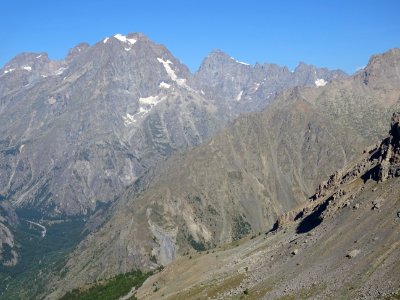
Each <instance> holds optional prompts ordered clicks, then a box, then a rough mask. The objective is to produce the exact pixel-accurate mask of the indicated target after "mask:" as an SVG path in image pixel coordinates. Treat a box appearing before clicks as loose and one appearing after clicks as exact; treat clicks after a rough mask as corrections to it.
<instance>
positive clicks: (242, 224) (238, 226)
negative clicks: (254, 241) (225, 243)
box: [232, 215, 251, 241]
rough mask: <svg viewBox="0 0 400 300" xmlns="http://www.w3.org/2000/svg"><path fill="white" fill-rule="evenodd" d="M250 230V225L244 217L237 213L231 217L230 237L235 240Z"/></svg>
mask: <svg viewBox="0 0 400 300" xmlns="http://www.w3.org/2000/svg"><path fill="white" fill-rule="evenodd" d="M250 232H251V225H250V223H249V222H247V221H246V219H245V218H244V217H243V216H241V215H239V216H237V217H236V218H234V219H233V228H232V238H233V240H234V241H237V240H239V239H241V238H242V237H244V236H245V235H248V234H249V233H250Z"/></svg>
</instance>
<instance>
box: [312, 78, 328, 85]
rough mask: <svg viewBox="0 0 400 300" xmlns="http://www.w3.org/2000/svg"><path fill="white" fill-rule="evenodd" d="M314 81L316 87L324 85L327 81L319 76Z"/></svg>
mask: <svg viewBox="0 0 400 300" xmlns="http://www.w3.org/2000/svg"><path fill="white" fill-rule="evenodd" d="M314 83H315V85H316V86H317V87H320V86H325V85H326V84H327V83H328V82H326V81H325V80H324V79H323V78H319V79H317V80H315V82H314Z"/></svg>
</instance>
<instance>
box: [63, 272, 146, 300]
mask: <svg viewBox="0 0 400 300" xmlns="http://www.w3.org/2000/svg"><path fill="white" fill-rule="evenodd" d="M152 274H153V273H152V272H149V273H143V272H142V271H140V270H138V271H132V272H129V273H125V274H119V275H117V276H115V277H113V278H111V279H109V280H107V281H105V282H102V283H98V284H95V285H94V286H92V287H90V288H88V289H86V290H82V289H75V290H72V291H71V292H68V293H66V294H65V295H64V296H63V297H62V298H61V299H60V300H113V299H118V298H120V297H122V296H125V295H126V294H128V293H129V292H130V291H131V290H132V288H133V287H135V288H138V287H140V286H141V285H142V284H143V282H144V281H145V280H146V279H147V278H148V277H149V276H151V275H152ZM133 299H136V298H135V297H133Z"/></svg>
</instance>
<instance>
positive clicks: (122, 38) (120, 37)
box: [114, 33, 136, 45]
mask: <svg viewBox="0 0 400 300" xmlns="http://www.w3.org/2000/svg"><path fill="white" fill-rule="evenodd" d="M114 37H115V38H116V39H117V40H119V41H121V42H123V43H130V44H131V45H133V44H134V43H136V40H135V39H128V38H127V37H126V36H125V35H122V34H120V33H118V34H116V35H114Z"/></svg>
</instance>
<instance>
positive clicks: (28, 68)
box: [22, 66, 32, 72]
mask: <svg viewBox="0 0 400 300" xmlns="http://www.w3.org/2000/svg"><path fill="white" fill-rule="evenodd" d="M22 69H24V70H26V71H29V72H30V71H32V67H30V66H23V67H22Z"/></svg>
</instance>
